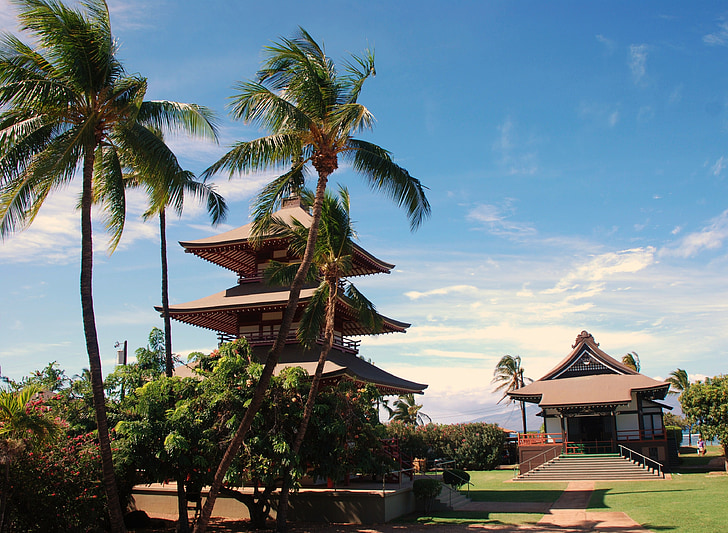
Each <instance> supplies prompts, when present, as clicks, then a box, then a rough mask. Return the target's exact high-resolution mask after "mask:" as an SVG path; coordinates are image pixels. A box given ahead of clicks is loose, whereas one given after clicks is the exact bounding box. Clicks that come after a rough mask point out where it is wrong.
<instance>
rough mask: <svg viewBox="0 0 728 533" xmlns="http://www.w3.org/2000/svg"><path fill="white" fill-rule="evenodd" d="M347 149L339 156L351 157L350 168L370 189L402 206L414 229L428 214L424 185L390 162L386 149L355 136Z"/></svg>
mask: <svg viewBox="0 0 728 533" xmlns="http://www.w3.org/2000/svg"><path fill="white" fill-rule="evenodd" d="M348 148H349V150H348V151H345V152H343V153H342V156H343V157H344V158H346V159H348V160H351V162H352V163H353V166H354V170H356V171H357V172H359V173H361V174H363V175H364V176H365V177H366V178H367V183H368V185H369V186H370V187H371V188H372V189H374V190H377V191H381V192H383V193H384V194H385V195H386V196H389V197H390V198H391V199H392V200H394V202H395V203H396V204H397V205H399V206H400V207H404V208H405V211H406V212H407V217H408V218H409V221H410V228H411V229H412V230H415V229H417V228H418V227H419V226H420V225H421V224H422V223H423V222H424V221H425V219H426V218H428V217H429V216H430V203H429V202H428V201H427V197H426V196H425V189H426V187H424V186H423V185H422V184H421V183H420V180H418V179H417V178H414V177H412V176H410V174H409V172H407V171H406V170H405V169H404V168H402V167H400V166H399V165H397V164H396V163H395V162H394V161H392V158H391V157H390V155H389V152H387V151H386V150H384V149H383V148H380V147H379V146H377V145H375V144H372V143H369V142H366V141H362V140H358V139H349V142H348Z"/></svg>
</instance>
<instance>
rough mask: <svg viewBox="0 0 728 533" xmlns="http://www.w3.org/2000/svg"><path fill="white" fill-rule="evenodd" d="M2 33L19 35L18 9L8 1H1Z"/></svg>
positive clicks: (0, 20) (0, 28)
mask: <svg viewBox="0 0 728 533" xmlns="http://www.w3.org/2000/svg"><path fill="white" fill-rule="evenodd" d="M0 31H5V32H8V33H14V34H16V35H17V34H18V19H17V17H16V8H15V6H14V5H13V4H11V3H10V2H9V1H8V0H0Z"/></svg>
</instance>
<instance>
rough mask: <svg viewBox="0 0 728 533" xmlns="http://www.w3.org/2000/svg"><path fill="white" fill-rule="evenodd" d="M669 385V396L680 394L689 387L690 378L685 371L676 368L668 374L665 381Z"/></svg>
mask: <svg viewBox="0 0 728 533" xmlns="http://www.w3.org/2000/svg"><path fill="white" fill-rule="evenodd" d="M665 381H667V382H668V383H669V384H670V392H669V394H682V393H683V392H685V391H686V390H688V387H690V378H689V377H688V373H687V370H683V369H682V368H678V369H677V370H673V371H672V372H670V375H669V377H668V378H667V379H666V380H665Z"/></svg>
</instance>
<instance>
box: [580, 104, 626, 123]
mask: <svg viewBox="0 0 728 533" xmlns="http://www.w3.org/2000/svg"><path fill="white" fill-rule="evenodd" d="M577 111H578V113H579V116H580V117H581V118H582V119H584V120H592V121H594V122H596V123H597V124H600V125H604V126H608V127H610V128H613V127H615V126H616V125H617V124H619V119H620V116H621V115H620V111H619V105H618V104H599V103H595V102H583V101H582V102H580V103H579V108H578V110H577Z"/></svg>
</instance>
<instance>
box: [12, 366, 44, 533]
mask: <svg viewBox="0 0 728 533" xmlns="http://www.w3.org/2000/svg"><path fill="white" fill-rule="evenodd" d="M49 366H50V365H49ZM39 392H40V389H39V388H37V387H35V386H27V387H25V388H24V389H22V390H20V391H18V392H9V391H2V392H0V464H2V465H4V466H5V472H4V476H3V488H2V496H1V497H0V531H2V530H3V524H4V520H5V509H6V507H7V502H8V493H9V489H10V465H11V464H12V462H13V461H14V460H15V459H16V458H17V457H18V456H19V455H20V454H21V453H23V451H25V449H26V448H27V447H28V446H31V445H33V444H37V443H39V442H43V441H46V440H47V439H49V438H50V437H52V436H53V435H54V434H55V432H56V429H57V428H56V425H55V422H54V421H53V420H51V419H50V418H48V417H46V416H44V415H43V412H42V411H40V410H38V409H34V408H33V406H32V405H31V401H32V400H33V397H34V396H36V395H37V394H38V393H39Z"/></svg>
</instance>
